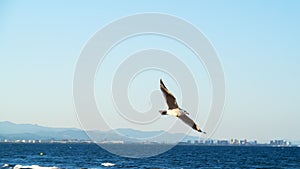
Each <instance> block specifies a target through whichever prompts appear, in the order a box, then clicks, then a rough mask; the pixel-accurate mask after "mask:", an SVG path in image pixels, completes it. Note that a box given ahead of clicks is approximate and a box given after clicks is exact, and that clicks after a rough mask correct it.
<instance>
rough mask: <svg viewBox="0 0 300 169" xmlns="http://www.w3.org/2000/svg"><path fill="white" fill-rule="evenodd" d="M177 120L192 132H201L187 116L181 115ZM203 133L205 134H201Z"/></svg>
mask: <svg viewBox="0 0 300 169" xmlns="http://www.w3.org/2000/svg"><path fill="white" fill-rule="evenodd" d="M178 118H179V119H180V120H182V121H183V122H184V123H185V124H187V125H188V126H190V127H192V128H193V129H194V130H197V131H198V132H203V131H202V130H201V129H200V127H199V126H198V125H197V124H196V123H195V122H194V121H193V120H192V119H191V118H189V117H188V116H187V115H185V114H183V115H180V116H178ZM203 133H204V134H206V133H205V132H203Z"/></svg>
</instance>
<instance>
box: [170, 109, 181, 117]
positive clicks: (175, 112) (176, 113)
mask: <svg viewBox="0 0 300 169" xmlns="http://www.w3.org/2000/svg"><path fill="white" fill-rule="evenodd" d="M181 114H182V113H181V111H180V109H168V110H167V115H170V116H175V117H178V116H180V115H181Z"/></svg>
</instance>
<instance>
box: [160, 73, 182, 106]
mask: <svg viewBox="0 0 300 169" xmlns="http://www.w3.org/2000/svg"><path fill="white" fill-rule="evenodd" d="M160 90H161V91H162V92H163V94H164V97H165V100H166V102H167V105H168V107H169V109H176V108H179V107H178V104H177V102H176V98H175V97H174V96H173V94H172V93H171V92H170V91H169V90H168V89H167V88H166V86H165V85H164V83H163V81H162V80H161V79H160Z"/></svg>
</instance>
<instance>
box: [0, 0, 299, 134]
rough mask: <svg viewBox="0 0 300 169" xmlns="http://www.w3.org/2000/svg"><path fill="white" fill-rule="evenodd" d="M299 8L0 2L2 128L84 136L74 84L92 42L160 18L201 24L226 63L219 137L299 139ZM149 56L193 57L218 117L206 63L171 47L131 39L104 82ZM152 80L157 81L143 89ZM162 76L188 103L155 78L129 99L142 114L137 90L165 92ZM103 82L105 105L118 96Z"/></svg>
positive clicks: (156, 40) (282, 4)
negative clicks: (128, 22) (146, 16)
mask: <svg viewBox="0 0 300 169" xmlns="http://www.w3.org/2000/svg"><path fill="white" fill-rule="evenodd" d="M299 7H300V2H298V1H248V2H246V1H223V2H211V1H210V2H208V1H199V2H198V1H190V3H184V2H180V1H172V3H171V2H169V1H163V2H161V1H130V2H129V1H93V2H91V3H89V4H88V3H80V2H78V1H65V2H61V1H48V2H45V1H44V2H40V1H5V0H4V1H1V2H0V77H1V83H0V84H1V85H0V86H1V89H0V93H1V94H0V121H12V122H16V123H33V124H40V125H45V126H53V127H58V126H59V127H79V122H78V120H77V117H76V111H75V108H74V103H73V94H72V83H73V81H72V80H73V73H74V68H75V65H76V62H77V59H78V57H79V55H80V52H81V50H82V49H83V47H84V45H85V44H86V42H87V41H88V40H89V38H90V37H92V36H93V35H94V33H95V32H96V31H98V30H99V29H101V28H102V27H104V26H105V25H107V24H109V23H110V22H112V21H114V20H116V19H119V18H122V17H125V16H129V15H133V14H137V13H143V12H161V13H166V14H171V15H173V16H178V17H180V18H183V19H185V20H186V21H188V22H190V23H192V24H193V25H194V26H196V27H197V28H198V29H199V30H201V31H202V33H203V34H205V36H206V37H207V38H208V39H209V40H210V42H211V43H212V44H213V45H214V47H215V49H216V51H217V53H218V55H219V58H220V61H221V63H222V65H223V69H224V73H225V78H226V103H225V110H224V114H223V118H222V121H221V123H220V126H219V128H218V130H217V132H216V133H215V135H214V136H213V137H214V138H241V139H242V138H248V139H259V140H269V139H279V138H283V139H289V140H300V134H299V130H300V125H299V119H300V104H299V101H300V96H299V94H300V88H299V86H300V78H299V75H300V68H299V63H300V54H299V44H300V31H299V30H300V23H299V18H300V12H299ZM141 42H142V43H141ZM126 43H127V44H126ZM122 45H123V46H122ZM174 46H176V47H175V48H174ZM144 48H163V49H165V50H168V51H173V50H174V51H175V52H177V54H179V55H180V54H186V56H183V55H180V56H179V59H181V60H183V62H185V63H186V65H189V66H190V68H191V70H192V71H194V70H195V68H197V67H198V68H199V69H200V70H199V72H198V74H197V73H196V76H198V75H199V77H197V78H196V81H197V85H198V89H199V91H200V93H202V94H200V96H202V97H200V101H201V100H202V101H203V104H200V105H203V106H202V107H201V108H199V109H200V110H202V111H203V112H207V111H208V110H209V104H210V103H209V101H207V100H209V99H205V97H207V98H210V97H211V91H210V83H209V78H208V76H207V74H206V73H205V69H203V66H202V65H201V63H195V62H194V60H193V59H187V58H188V55H192V54H191V53H188V52H189V51H187V49H185V48H184V47H180V45H178V44H176V42H174V41H172V40H170V39H168V38H163V37H155V36H144V37H136V38H133V39H129V40H128V41H127V42H124V44H120V45H119V46H118V47H116V48H115V49H114V50H112V51H111V53H110V54H108V56H107V57H106V60H104V61H103V63H106V64H104V65H106V67H105V66H103V67H101V68H100V69H99V71H98V73H99V74H97V77H99V76H102V75H103V74H105V76H106V77H108V78H111V76H112V75H113V74H112V71H111V70H110V66H115V65H118V62H120V61H121V60H122V57H121V56H123V55H124V56H125V55H128V54H129V53H132V52H133V51H136V50H140V49H144ZM118 49H119V50H118ZM174 51H173V52H174ZM114 56H119V57H120V58H114ZM112 58H114V59H112ZM111 69H113V67H112V68H111ZM101 73H102V75H101ZM202 75H203V76H202ZM149 76H151V77H152V78H153V79H156V78H157V80H156V81H155V82H153V81H152V82H151V81H147V82H145V81H143V79H145V77H149ZM161 76H163V78H164V79H166V81H168V82H166V84H167V86H169V88H170V89H172V91H173V93H174V94H175V95H176V96H178V100H179V102H181V100H180V99H181V96H180V88H179V87H178V86H177V85H176V82H175V81H172V79H171V78H170V77H168V76H165V75H161V74H159V73H158V72H155V71H153V72H151V71H150V72H146V73H144V74H141V76H139V77H140V78H136V83H133V86H132V91H131V90H129V97H130V98H132V99H131V101H132V103H131V104H132V105H133V106H134V107H135V108H137V109H140V110H147V108H144V107H147V105H148V102H147V99H145V100H143V99H144V98H143V99H140V98H139V95H138V94H137V93H136V90H135V88H136V89H138V88H139V86H140V85H142V84H148V85H145V87H143V89H145V90H143V91H142V94H143V95H147V96H148V94H149V93H147V91H148V90H151V91H150V92H152V90H154V89H155V88H157V89H158V87H159V86H158V82H159V81H158V80H159V77H161ZM97 77H96V81H95V85H96V86H97V84H99V85H98V87H95V92H96V93H95V96H96V98H98V99H97V100H98V101H99V102H102V101H103V100H104V101H105V98H107V97H108V96H107V95H108V94H109V93H108V92H107V90H106V93H105V89H104V88H102V87H101V84H102V81H101V78H97ZM99 86H100V87H99ZM130 89H131V88H130ZM102 91H103V92H102ZM109 97H110V96H109ZM203 97H204V98H203ZM210 99H211V98H210ZM148 101H149V100H148ZM102 103H103V102H102ZM99 104H101V103H99ZM105 105H106V107H105V108H104V109H105V110H107V111H108V110H109V109H113V108H112V107H110V106H112V105H110V104H109V103H108V104H105ZM148 108H149V105H148ZM157 109H161V107H160V108H157ZM206 116H207V115H205V113H203V116H201V117H198V121H199V123H202V124H203V121H204V120H203V118H202V117H206ZM202 120H203V121H202ZM112 125H114V124H112ZM115 127H119V126H115ZM120 127H124V126H120ZM125 127H126V126H125ZM153 129H155V128H153Z"/></svg>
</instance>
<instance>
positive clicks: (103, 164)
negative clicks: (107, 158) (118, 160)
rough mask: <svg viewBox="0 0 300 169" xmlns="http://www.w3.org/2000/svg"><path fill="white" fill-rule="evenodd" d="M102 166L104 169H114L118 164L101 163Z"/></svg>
mask: <svg viewBox="0 0 300 169" xmlns="http://www.w3.org/2000/svg"><path fill="white" fill-rule="evenodd" d="M101 165H102V166H104V167H112V166H115V165H116V164H114V163H107V162H106V163H101Z"/></svg>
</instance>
